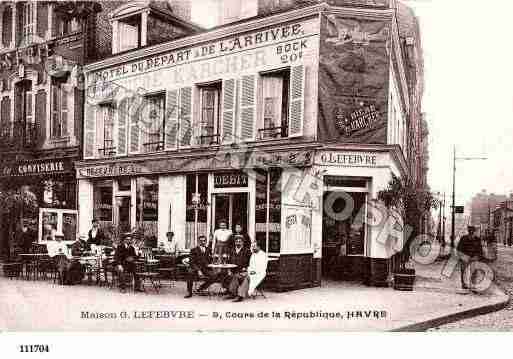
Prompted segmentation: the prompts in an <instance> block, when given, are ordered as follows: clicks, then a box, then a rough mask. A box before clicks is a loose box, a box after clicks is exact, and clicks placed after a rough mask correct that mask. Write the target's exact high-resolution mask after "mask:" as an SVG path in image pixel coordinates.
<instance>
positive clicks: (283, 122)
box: [258, 70, 290, 139]
mask: <svg viewBox="0 0 513 359" xmlns="http://www.w3.org/2000/svg"><path fill="white" fill-rule="evenodd" d="M289 83H290V71H289V70H282V71H276V72H272V73H266V74H263V75H262V87H261V91H262V95H261V96H262V97H261V98H262V105H263V111H262V118H261V119H260V120H259V126H258V127H259V130H258V133H259V138H260V139H272V138H281V137H287V134H288V111H289V106H288V104H289Z"/></svg>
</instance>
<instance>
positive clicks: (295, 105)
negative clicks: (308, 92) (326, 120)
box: [289, 65, 305, 137]
mask: <svg viewBox="0 0 513 359" xmlns="http://www.w3.org/2000/svg"><path fill="white" fill-rule="evenodd" d="M304 97H305V67H304V66H303V65H299V66H295V67H292V68H291V70H290V105H289V137H298V136H302V135H303V122H304V105H305V98H304Z"/></svg>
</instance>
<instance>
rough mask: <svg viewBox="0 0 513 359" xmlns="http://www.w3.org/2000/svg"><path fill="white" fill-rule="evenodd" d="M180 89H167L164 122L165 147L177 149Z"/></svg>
mask: <svg viewBox="0 0 513 359" xmlns="http://www.w3.org/2000/svg"><path fill="white" fill-rule="evenodd" d="M178 109H179V107H178V90H169V91H167V99H166V113H165V116H166V117H165V120H164V121H165V124H164V141H165V142H164V149H165V150H175V149H176V145H177V143H176V141H177V138H176V136H177V135H178Z"/></svg>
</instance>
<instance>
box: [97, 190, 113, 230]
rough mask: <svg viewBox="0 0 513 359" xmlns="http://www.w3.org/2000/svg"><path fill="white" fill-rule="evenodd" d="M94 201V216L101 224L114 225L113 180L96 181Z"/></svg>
mask: <svg viewBox="0 0 513 359" xmlns="http://www.w3.org/2000/svg"><path fill="white" fill-rule="evenodd" d="M93 203H94V207H93V217H94V218H96V219H98V221H99V222H100V224H101V225H104V226H105V225H107V224H108V225H112V208H113V207H112V181H110V180H109V181H99V182H96V183H94V185H93Z"/></svg>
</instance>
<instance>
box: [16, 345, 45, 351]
mask: <svg viewBox="0 0 513 359" xmlns="http://www.w3.org/2000/svg"><path fill="white" fill-rule="evenodd" d="M18 348H19V349H20V353H49V352H50V347H49V346H48V344H35V345H27V344H22V345H19V346H18Z"/></svg>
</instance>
